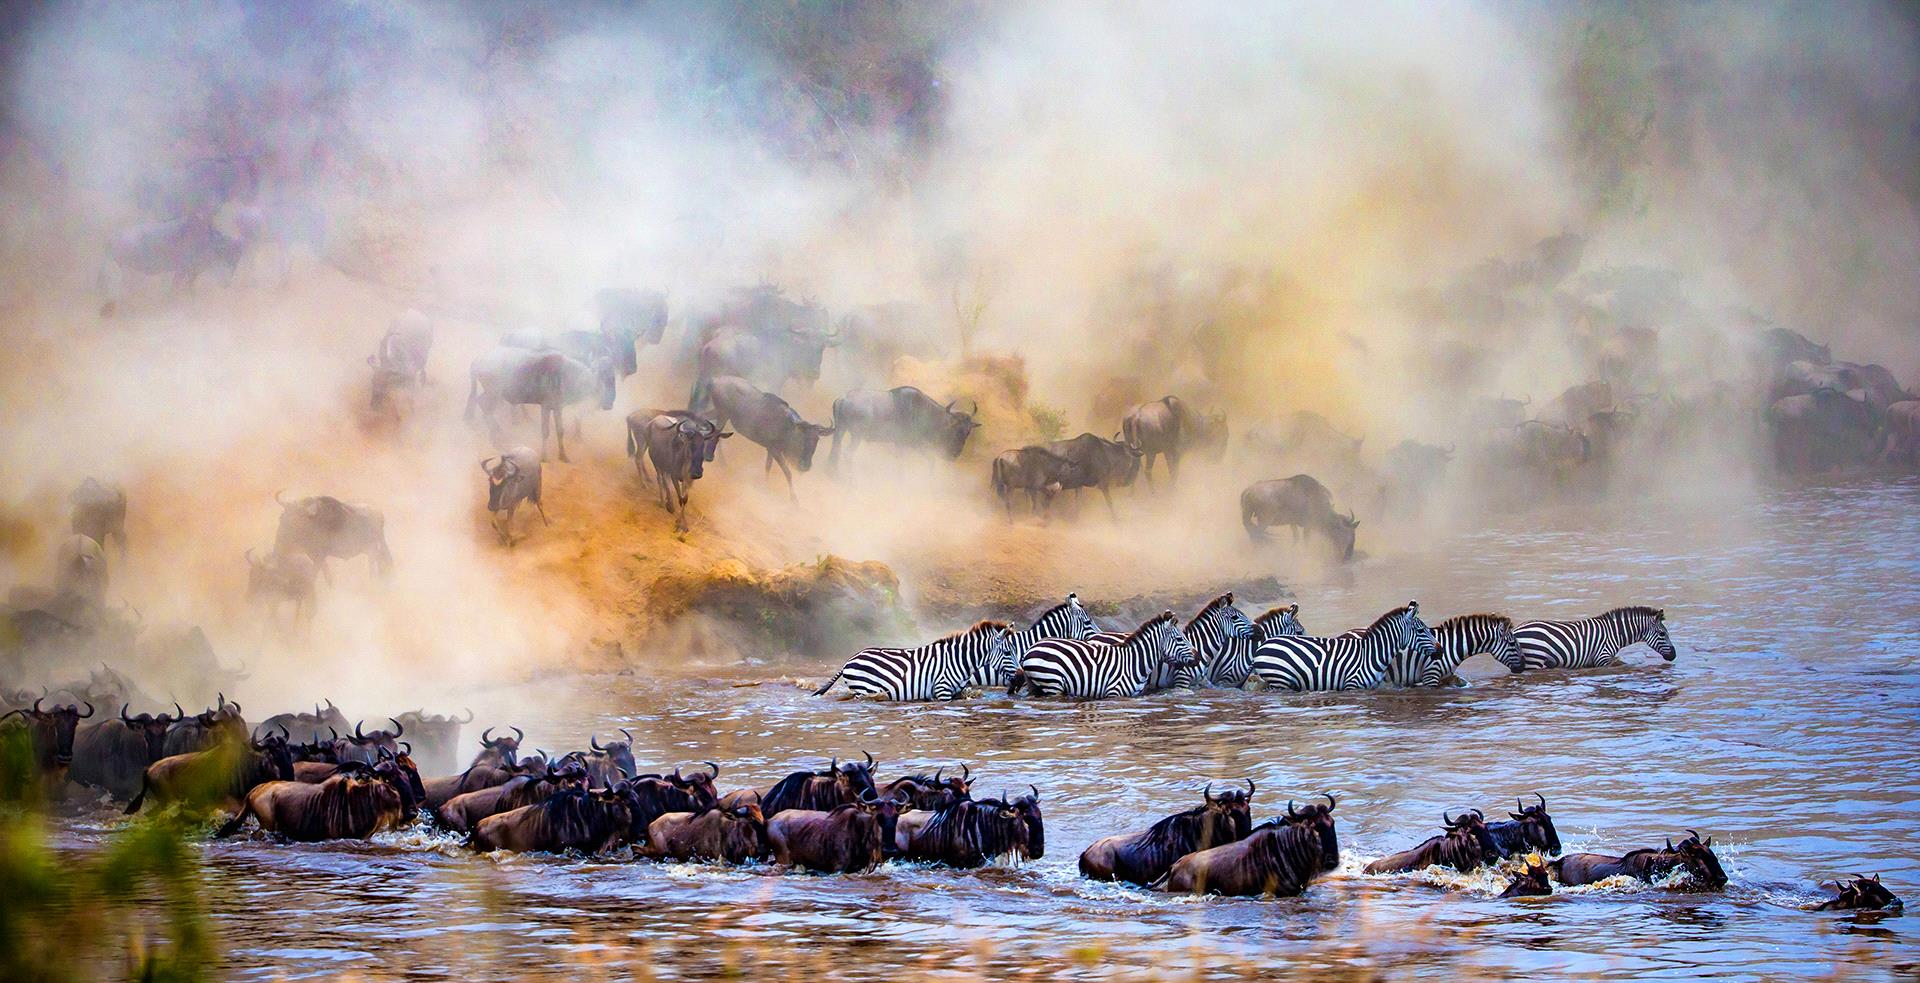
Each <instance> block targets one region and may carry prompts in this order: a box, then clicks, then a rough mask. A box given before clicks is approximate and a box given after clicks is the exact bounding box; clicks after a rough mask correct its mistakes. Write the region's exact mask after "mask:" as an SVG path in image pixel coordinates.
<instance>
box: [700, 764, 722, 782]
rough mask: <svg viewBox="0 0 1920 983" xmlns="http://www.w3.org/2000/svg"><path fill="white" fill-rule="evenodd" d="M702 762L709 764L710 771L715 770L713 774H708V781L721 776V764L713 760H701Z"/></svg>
mask: <svg viewBox="0 0 1920 983" xmlns="http://www.w3.org/2000/svg"><path fill="white" fill-rule="evenodd" d="M700 763H701V764H703V765H706V766H707V770H708V771H711V772H713V774H711V775H708V776H707V781H713V780H714V779H716V778H719V777H720V766H719V765H716V764H714V763H713V762H711V761H702V762H700Z"/></svg>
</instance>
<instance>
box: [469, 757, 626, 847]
mask: <svg viewBox="0 0 1920 983" xmlns="http://www.w3.org/2000/svg"><path fill="white" fill-rule="evenodd" d="M614 784H618V783H617V782H616V783H614ZM592 785H593V783H592V782H590V781H589V780H588V776H587V767H586V765H585V764H583V763H581V762H580V760H579V759H577V758H571V757H569V758H566V759H564V760H562V761H560V762H558V763H556V762H551V761H549V762H547V767H546V771H545V773H543V774H538V775H517V776H515V777H513V778H510V779H508V780H507V781H505V782H503V783H501V784H499V785H494V786H490V787H488V788H483V789H477V790H475V791H472V792H462V793H461V794H459V795H456V796H454V797H453V798H451V799H448V800H447V801H446V802H444V803H442V804H441V805H440V806H438V807H437V808H434V809H432V810H431V811H432V813H433V816H434V818H435V819H436V820H437V821H438V822H439V823H440V825H442V826H445V827H446V828H448V829H450V830H453V831H454V832H457V833H467V832H472V831H473V829H474V827H476V826H478V825H479V824H480V820H482V819H485V818H487V817H488V816H497V815H499V814H500V813H503V812H512V811H513V810H515V809H518V808H520V807H522V806H530V805H536V804H538V803H541V802H545V801H546V800H547V797H548V796H550V795H552V794H554V793H555V792H558V791H560V790H561V789H565V788H588V787H592ZM601 787H611V786H601Z"/></svg>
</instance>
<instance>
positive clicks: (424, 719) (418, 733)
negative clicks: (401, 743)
mask: <svg viewBox="0 0 1920 983" xmlns="http://www.w3.org/2000/svg"><path fill="white" fill-rule="evenodd" d="M394 719H395V722H396V723H398V724H400V725H401V726H404V727H405V728H406V729H407V736H408V739H409V740H411V741H413V749H414V754H413V756H414V759H415V760H417V761H420V762H422V763H423V765H424V767H425V768H426V769H427V770H428V771H429V772H432V773H433V774H436V775H438V774H445V773H447V772H450V771H453V770H454V769H455V768H458V767H460V764H459V758H458V754H459V750H458V749H459V747H460V727H461V726H462V725H463V724H470V723H473V711H472V710H468V711H467V718H466V719H465V720H462V719H460V718H459V717H456V716H453V715H452V714H445V715H442V714H432V713H428V712H427V710H426V708H425V707H421V708H420V709H418V710H408V711H407V712H406V713H403V714H401V715H400V716H398V717H396V718H394Z"/></svg>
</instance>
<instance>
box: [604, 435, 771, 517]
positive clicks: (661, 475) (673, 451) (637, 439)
mask: <svg viewBox="0 0 1920 983" xmlns="http://www.w3.org/2000/svg"><path fill="white" fill-rule="evenodd" d="M643 413H644V411H642V412H637V413H634V414H633V415H632V416H629V417H627V456H629V457H631V458H633V470H634V471H635V472H636V473H638V474H639V475H640V480H641V481H643V482H644V481H646V480H647V475H646V469H645V468H643V467H641V464H640V460H641V454H642V452H644V453H645V455H646V459H647V460H648V461H651V462H652V463H653V475H654V480H655V482H656V483H657V484H658V486H659V489H660V507H661V508H664V509H666V510H667V511H668V512H670V513H673V514H674V525H675V526H676V527H677V528H679V529H686V528H688V524H687V495H688V494H689V493H690V492H691V491H692V489H693V483H694V481H696V480H698V479H699V478H701V477H702V476H704V475H705V474H706V462H708V461H711V460H713V454H714V451H715V450H716V449H718V448H719V446H720V441H721V440H723V439H725V438H727V437H731V436H733V433H732V432H731V431H723V430H721V429H720V427H719V425H718V424H715V423H714V422H712V421H710V420H704V419H701V418H699V417H694V416H686V417H679V416H671V415H668V414H660V415H658V416H650V417H645V418H642V416H643ZM769 454H771V452H769Z"/></svg>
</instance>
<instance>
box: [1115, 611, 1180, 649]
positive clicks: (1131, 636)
mask: <svg viewBox="0 0 1920 983" xmlns="http://www.w3.org/2000/svg"><path fill="white" fill-rule="evenodd" d="M1173 620H1174V619H1173V615H1172V614H1170V613H1166V612H1162V613H1160V614H1156V615H1154V616H1153V618H1152V620H1150V621H1148V622H1147V623H1146V624H1143V625H1141V626H1140V627H1138V628H1135V629H1134V630H1132V631H1130V632H1127V637H1126V639H1125V640H1123V641H1121V642H1120V645H1126V644H1128V643H1129V642H1133V641H1136V640H1138V639H1139V638H1140V636H1142V635H1145V634H1146V633H1147V632H1150V631H1152V630H1153V629H1155V628H1157V627H1159V626H1160V625H1161V624H1162V623H1168V624H1171V623H1172V622H1173ZM1118 647H1119V646H1115V648H1118Z"/></svg>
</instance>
